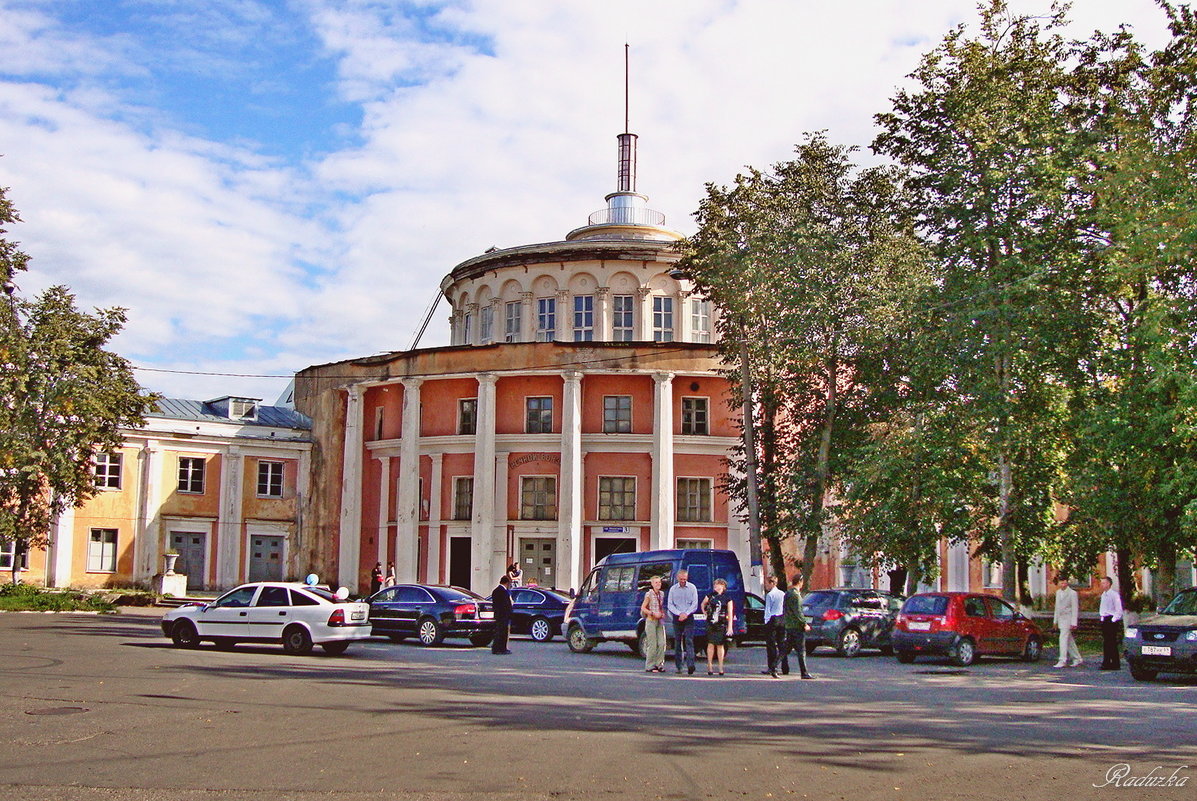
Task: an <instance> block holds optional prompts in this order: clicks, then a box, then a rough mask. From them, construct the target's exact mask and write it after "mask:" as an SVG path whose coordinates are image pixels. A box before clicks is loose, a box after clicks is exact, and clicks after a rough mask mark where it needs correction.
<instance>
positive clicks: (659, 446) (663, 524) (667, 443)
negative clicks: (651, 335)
mask: <svg viewBox="0 0 1197 801" xmlns="http://www.w3.org/2000/svg"><path fill="white" fill-rule="evenodd" d="M652 457H653V473H652V479H653V486H652V527H651V528H650V529H649V548H650V549H651V550H657V549H659V548H672V547H673V520H674V514H675V510H674V479H673V373H653V452H652Z"/></svg>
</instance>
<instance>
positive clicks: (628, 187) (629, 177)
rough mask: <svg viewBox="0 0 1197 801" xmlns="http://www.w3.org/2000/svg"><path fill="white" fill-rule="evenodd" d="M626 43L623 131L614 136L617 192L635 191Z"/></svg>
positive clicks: (634, 142) (633, 139)
mask: <svg viewBox="0 0 1197 801" xmlns="http://www.w3.org/2000/svg"><path fill="white" fill-rule="evenodd" d="M628 50H629V47H628V43H627V42H624V43H623V133H621V134H619V136H617V137H616V138H617V139H618V140H619V174H618V177H617V180H616V187H617V188H616V190H615V191H617V192H635V191H636V138H637V137H636V134H634V133H629V131H628V129H629V128H630V127H631V125H630V124H629V122H628V120H629V119H630V115H629V112H628V105H629V104H628V82H629V81H628V74H629V69H628V60H629V56H628Z"/></svg>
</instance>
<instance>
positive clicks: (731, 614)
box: [702, 578, 736, 676]
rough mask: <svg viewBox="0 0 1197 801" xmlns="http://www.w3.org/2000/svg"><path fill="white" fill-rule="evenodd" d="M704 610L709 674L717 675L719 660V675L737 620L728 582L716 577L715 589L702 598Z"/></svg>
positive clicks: (721, 673)
mask: <svg viewBox="0 0 1197 801" xmlns="http://www.w3.org/2000/svg"><path fill="white" fill-rule="evenodd" d="M702 612H703V614H704V615H706V617H707V675H708V676H714V675H715V666H714V664H712V663H713V662H714V660H715V659H716V658H717V659H718V660H719V675H720V676H722V675H723V657H724V655H725V654H726V653H727V642H728V640H730V639H731V638H732V636H733V633H734V629H733V624H734V623H735V620H736V603H735V601H733V600H732V599H731V598H730V597H728V595H727V582H726V581H725V580H723V579H721V578H717V579H715V585H714V589H713V591H712V592H711V594H710V595H708V596H707V597H706V598H703V599H702Z"/></svg>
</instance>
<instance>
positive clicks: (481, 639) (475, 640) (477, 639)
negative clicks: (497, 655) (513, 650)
mask: <svg viewBox="0 0 1197 801" xmlns="http://www.w3.org/2000/svg"><path fill="white" fill-rule="evenodd" d="M494 638H495V635H494V634H491V633H490V632H489V631H488V632H485V633H483V634H471V635H470V645H472V646H474V647H475V648H481V647H482V646H484V645H490V643H491V640H493V639H494Z"/></svg>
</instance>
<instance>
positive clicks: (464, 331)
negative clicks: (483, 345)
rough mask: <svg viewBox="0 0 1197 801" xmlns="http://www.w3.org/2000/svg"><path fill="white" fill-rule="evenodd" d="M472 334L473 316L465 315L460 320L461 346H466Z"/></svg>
mask: <svg viewBox="0 0 1197 801" xmlns="http://www.w3.org/2000/svg"><path fill="white" fill-rule="evenodd" d="M473 334H474V315H472V314H469V313H466V314H465V315H464V316H463V317H462V318H461V344H462V345H468V344H470V341H471V339H472V337H473Z"/></svg>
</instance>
